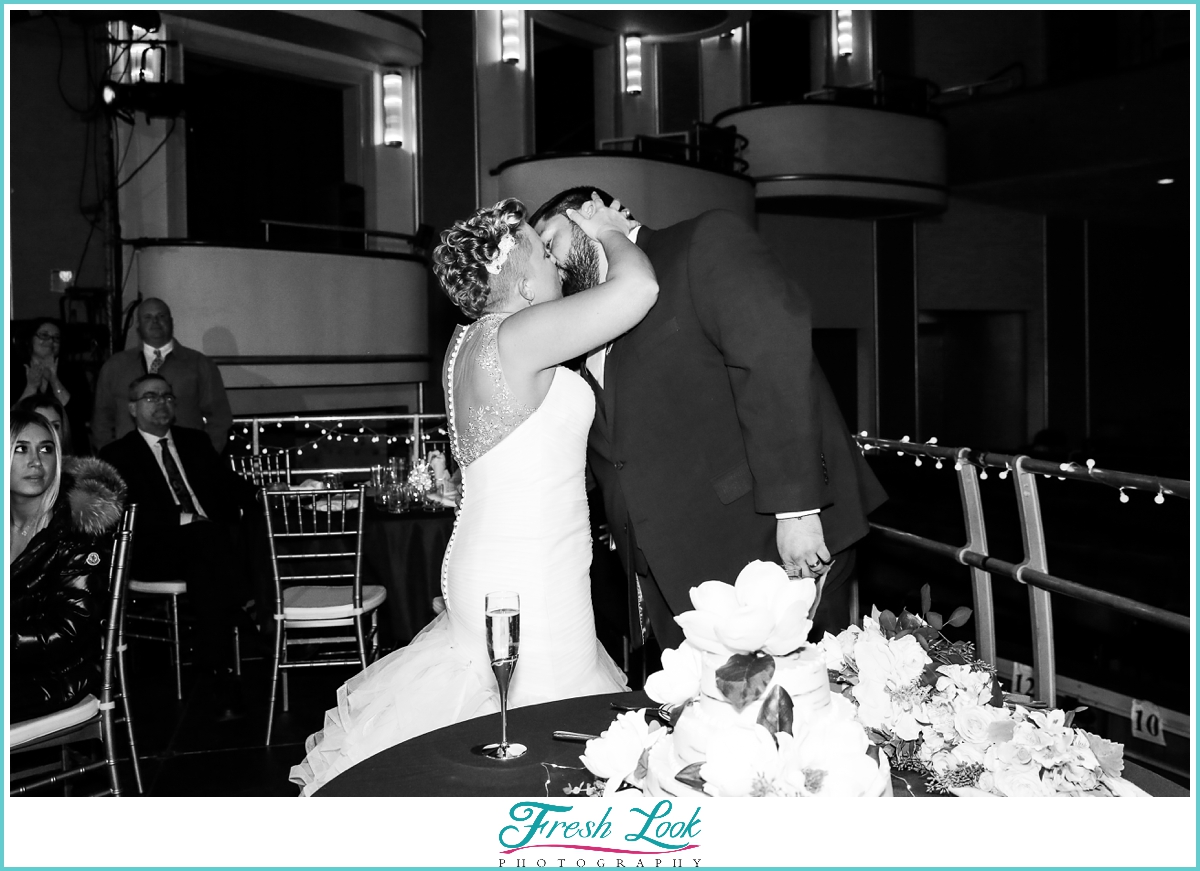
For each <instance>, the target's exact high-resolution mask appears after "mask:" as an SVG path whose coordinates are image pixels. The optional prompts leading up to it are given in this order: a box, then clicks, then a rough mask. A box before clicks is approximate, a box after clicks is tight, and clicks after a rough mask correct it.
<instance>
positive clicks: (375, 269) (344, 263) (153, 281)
mask: <svg viewBox="0 0 1200 871" xmlns="http://www.w3.org/2000/svg"><path fill="white" fill-rule="evenodd" d="M133 268H134V270H135V275H136V281H133V282H131V283H130V284H131V287H130V288H128V289H127V291H126V297H127V300H126V301H127V302H128V301H129V299H130V298H133V297H136V296H137V294H139V293H140V294H141V296H142V297H143V298H145V297H158V298H160V299H162V300H164V301H165V302H166V303H167V304H168V305H169V306H170V307H171V312H172V314H173V316H174V320H175V335H176V338H177V339H178V340H179V341H180V342H182V343H183V344H184V345H186V346H188V347H190V348H195V349H197V350H199V351H203V352H204V353H205V354H207V355H208V356H209V357H212V358H213V359H214V360H215V361H216V362H217V364H218V365H219V366H220V369H221V376H222V378H223V379H224V381H225V386H226V388H227V389H228V391H229V396H230V403H231V404H232V405H233V411H234V413H235V414H256V413H267V412H282V411H301V410H324V409H338V408H376V407H394V406H398V405H407V406H409V408H410V409H414V410H415V406H416V395H417V388H416V386H415V384H416V382H421V381H425V380H428V378H429V373H430V363H429V324H428V314H427V311H428V296H427V269H426V265H425V262H424V260H423V259H422V258H420V257H416V256H412V255H405V254H379V253H375V254H363V253H359V254H339V253H316V252H307V251H282V250H277V249H255V248H229V247H222V246H216V245H197V244H187V243H184V242H179V241H174V240H164V241H162V242H157V243H147V242H140V243H138V245H137V248H136V257H135V262H134V264H133ZM137 341H138V339H137V334H136V332H135V331H133V330H130V334H129V344H130V346H136V343H137Z"/></svg>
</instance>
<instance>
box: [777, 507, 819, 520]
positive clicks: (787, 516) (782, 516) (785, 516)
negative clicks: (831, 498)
mask: <svg viewBox="0 0 1200 871" xmlns="http://www.w3.org/2000/svg"><path fill="white" fill-rule="evenodd" d="M820 513H821V509H820V508H810V509H808V510H807V511H783V512H781V513H779V514H776V515H775V519H776V520H794V519H795V518H797V517H807V516H808V515H810V514H820Z"/></svg>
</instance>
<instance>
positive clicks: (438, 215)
mask: <svg viewBox="0 0 1200 871" xmlns="http://www.w3.org/2000/svg"><path fill="white" fill-rule="evenodd" d="M422 26H423V27H424V29H425V35H426V39H425V60H424V63H423V64H422V65H421V222H422V223H424V224H428V225H429V226H431V227H432V228H433V229H434V232H435V233H437V234H440V233H441V232H442V231H443V230H445V229H446V228H447V227H449V226H450V225H451V224H452V223H454V221H456V220H458V219H460V218H465V217H466V216H468V215H469V214H471V212H472V211H473V210H474V209H475V207H476V203H475V173H474V171H473V170H472V167H474V166H475V164H476V160H475V13H474V12H471V11H465V12H460V11H431V12H426V13H425V14H424V15H423V16H422ZM463 322H465V318H464V317H463V316H462V313H461V312H459V311H458V309H457V308H455V307H454V306H453V305H452V304H451V303H450V301H449V300H448V299H447V298H446V296H445V295H444V294H443V293H442V292H441V290H440V289H439V288H438V285H437V279H435V278H434V277H433V273H432V272H430V274H429V354H430V357H431V358H432V359H433V364H434V365H433V371H434V372H439V373H440V370H441V366H440V364H441V360H442V355H443V354H444V353H445V349H446V346H447V344H448V343H449V341H450V336H451V334H452V333H453V331H454V325H455V324H457V323H463ZM444 401H445V400H444V397H443V396H442V389H441V382H440V376H439V377H438V378H435V380H434V384H433V389H431V390H427V391H426V393H425V405H426V410H427V411H433V410H440V409H441V408H442V407H443V403H444Z"/></svg>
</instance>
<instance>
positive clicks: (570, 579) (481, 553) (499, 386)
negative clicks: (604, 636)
mask: <svg viewBox="0 0 1200 871" xmlns="http://www.w3.org/2000/svg"><path fill="white" fill-rule="evenodd" d="M504 317H505V315H485V316H484V317H482V318H480V319H479V320H478V321H477V322H475V323H474V324H471V325H470V326H468V327H466V328H463V327H459V328H458V332H457V333H456V335H455V339H454V342H453V344H452V345H451V352H450V354H449V355H448V357H447V362H446V366H445V370H444V372H443V383H444V384H445V385H446V386H447V391H446V395H447V396H448V397H449V414H448V417H449V419H450V426H451V429H450V435H451V445H452V449H453V451H454V455H455V458H456V459H457V460H458V462H459V465H460V466H461V467H462V504H461V506H460V508H459V512H458V517H457V518H456V520H455V524H454V533H453V534H452V535H451V537H450V543H449V545H448V546H447V548H446V556H445V559H444V560H443V563H442V595H443V596H444V597H445V601H446V610H445V611H444V612H443V613H441V614H439V615H438V616H437V617H436V618H434V620H433V622H432V623H430V624H429V625H428V626H426V627H425V628H424V629H422V630H421V631H420V632H419V633H418V634H417V636H416V638H414V639H413V640H412V643H410V644H409V645H408V646H407V647H403V648H401V649H399V650H397V651H395V652H394V653H392V654H390V655H388V656H386V657H384V658H383V659H381V660H379V661H378V662H376V663H374V664H372V665H371V666H369V667H368V668H367V669H366V670H365V671H363V672H361V673H360V674H358V675H356V676H355V677H353V678H351V679H350V680H349V681H347V682H346V683H345V684H344V685H343V686H342V687H341V688H340V689H339V690H338V693H337V707H336V708H332V709H330V710H329V711H327V712H326V714H325V725H324V728H323V729H322V731H320V732H317V733H316V734H314V735H312V736H310V737H309V739H308V741H307V743H306V750H307V755H306V757H305V759H304V761H303V762H301V763H300V764H299V765H297V766H294V767H293V768H292V770H291V780H292V781H293V782H295V783H298V784H300V785H301V786H302V787H303V790H302V793H301V794H302V795H311V794H312V793H313V792H315V791H316V790H318V789H320V788H321V786H323V785H324V784H325V783H327V782H328V781H330V780H332V779H333V778H334V777H336V776H337V775H338V774H340V773H341V772H342V771H345V770H346V769H348V768H350V767H351V766H352V765H354V764H356V763H357V762H359V761H361V760H363V759H366V758H367V757H369V756H373V755H374V754H376V753H378V752H379V751H381V750H384V749H385V748H387V747H391V746H392V745H394V744H398V743H399V742H401V741H405V740H407V739H409V738H412V737H414V736H416V735H420V734H423V733H425V732H429V731H432V730H434V729H439V728H441V727H442V726H447V725H449V724H451V723H456V722H459V721H461V720H466V719H470V718H472V717H478V716H481V715H483V714H490V713H494V712H496V711H499V710H500V702H499V696H498V694H497V691H496V680H495V677H494V676H493V674H492V669H491V663H490V661H489V659H488V654H487V643H486V640H485V637H484V613H483V612H484V597H485V596H486V594H487V593H489V592H492V591H493V590H513V591H515V592H516V593H517V594H518V595H519V596H520V606H521V639H520V653H519V658H518V660H517V667H516V671H515V672H514V673H513V677H512V683H511V685H510V687H509V707H511V708H515V707H520V706H522V705H533V704H539V703H541V702H550V701H555V700H558V699H565V698H572V697H576V696H586V695H594V694H597V693H610V692H617V691H620V690H626V689H628V684H627V683H626V681H625V676H624V674H622V672H621V670H620V669H619V668H618V667H617V665H616V663H614V662H613V661H612V659H611V658H610V657H609V656H608V654H607V653H606V652H605V651H604V648H603V647H602V646H601V644H600V642H599V640H598V639H597V638H596V629H595V621H594V617H593V614H592V600H591V583H590V580H589V574H588V569H589V566H590V564H591V553H592V551H591V531H590V525H589V520H588V507H587V496H586V493H585V492H584V462H585V454H586V446H587V434H588V428H589V427H590V426H591V422H592V415H593V413H594V411H595V397H594V395H593V393H592V391H591V388H590V387H588V385H587V383H586V382H585V381H584V380H583V379H582V378H581V377H580V376H579V375H577V374H576V373H574V372H572V371H570V370H569V369H564V368H562V367H558V368H557V369H556V370H555V372H554V380H553V382H552V383H551V386H550V390H549V392H548V393H547V394H546V397H545V399H543V400H542V403H541V405H539V406H538V407H537V408H532V407H529V406H525V405H522V404H521V403H520V402H518V401H517V400H516V399H515V397H514V396H513V395H512V393H511V391H510V390H509V388H508V384H507V382H506V381H505V379H504V373H503V371H502V370H501V368H500V358H499V353H498V350H497V344H496V336H497V333H498V331H499V327H500V324H501V322H502V321H503V319H504ZM479 372H482V373H483V375H484V378H483V379H480V378H479V377H478V373H479ZM473 373H475V374H476V377H475V379H474V383H475V384H476V385H477V384H478V383H480V381H481V380H482V383H484V384H487V385H489V386H490V388H491V395H490V396H485V397H483V398H484V399H485V400H486V401H481V402H479V403H478V404H472V405H471V406H469V407H467V408H456V403H458V402H459V400H460V399H461V397H462V396H463V395H464V394H466V393H467V392H468V391H467V385H468V382H469V380H470V378H471V375H472V374H473ZM456 412H458V415H457V418H458V419H457V420H456ZM460 421H461V422H462V427H461V430H462V431H461V432H460V426H459V422H460ZM493 737H494V736H493Z"/></svg>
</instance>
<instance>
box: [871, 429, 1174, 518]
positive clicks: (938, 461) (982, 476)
mask: <svg viewBox="0 0 1200 871" xmlns="http://www.w3.org/2000/svg"><path fill="white" fill-rule="evenodd" d="M859 436H860V437H862V438H869V434H868V433H867V431H866V430H863V431H862V432H860V433H859ZM900 442H901V444H912V445H913V446H914V447H916V446H918V444H919V443H917V442H914V441H912V439H911V438H910V437H909V436H903V437H902V438H901V439H900ZM937 443H938V440H937V437H936V436H935V437H933V438H930V439H929V440H928V441H926V442H925V444H926V445H929V446H931V447H932V446H936V445H937ZM859 448H860V450H861V451H862V453H863V454H864V455H865V454H867V452H869V451H877V452H882V451H884V450H886V448H883V447H880V446H879V445H871V444H863V445H860V446H859ZM896 456H899V457H905V456H911V457H913V464H914V465H915V466H922V465H924V463H923V461H922V459H921V456H920V455H919V454H911V453H909V452H907V451H896ZM934 459H935V462H934V468H935V469H941V468H943V463H942V458H941V457H935V458H934ZM964 463H965V464H968V465H972V466H975V467H976V468H977V469H979V480H980V481H986V480H987V479H988V469H989V466H988V464H987V463H986V462H984V461H983V460H982V459H976V458H975V457H974V456H972V455H971V453H970V452H968V453H966V454H965V455H964V454H959V455H958V456H957V457H956V458H955V461H954V471H956V472H957V471H960V470H961V469H962V467H963V464H964ZM1085 467H1086V469H1087V473H1088V475H1089V476H1091V475H1092V472H1093V470H1094V469H1095V468H1096V461H1095V460H1092V459H1089V460H1087V462H1086V463H1085V464H1084V465H1082V466H1081V465H1080V464H1079V463H1074V462H1068V463H1060V464H1059V466H1058V468H1059V471H1062V472H1082V471H1083V470H1084V468H1085ZM992 468H994V467H992ZM1010 471H1012V467H1011V465H1010V464H1009V463H1008V462H1007V461H1006V462H1005V464H1004V468H1003V469H1001V470H1000V473H999V475H998V477H999V478H1000V480H1001V481H1003V480H1005V479H1007V478H1008V474H1009V472H1010ZM1042 477H1043V478H1051V477H1055V478H1057V479H1058V480H1059V481H1065V480H1066V476H1065V475H1053V476H1052V475H1051V474H1050V473H1043V474H1042ZM1092 480H1094V481H1096V482H1097V483H1100V484H1104V485H1105V486H1108V487H1112V488H1113V489H1115V490H1117V491H1118V493H1119V497H1118V498H1119V499H1120V501H1121V504H1123V505H1125V504H1128V503H1129V494H1128V493H1126V492H1125V491H1126V490H1128V489H1139V488H1136V487H1131V486H1129V485H1128V484H1126V485H1124V486H1123V485H1121V484H1116V483H1113V482H1112V481H1106V480H1104V479H1103V478H1092ZM1168 493H1170V494H1171V495H1172V496H1174V495H1176V494H1175V493H1173V492H1171V491H1170V490H1167V489H1165V488H1164V487H1163V486H1162V485H1161V484H1160V485H1159V486H1158V492H1157V493H1155V495H1154V504H1155V505H1162V504H1164V503H1165V502H1166V501H1167V500H1166V496H1167V494H1168Z"/></svg>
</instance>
